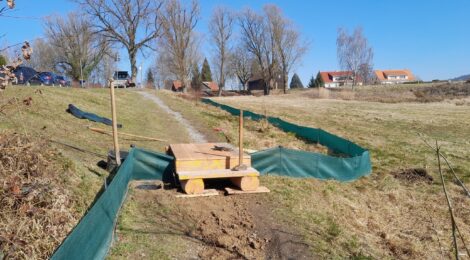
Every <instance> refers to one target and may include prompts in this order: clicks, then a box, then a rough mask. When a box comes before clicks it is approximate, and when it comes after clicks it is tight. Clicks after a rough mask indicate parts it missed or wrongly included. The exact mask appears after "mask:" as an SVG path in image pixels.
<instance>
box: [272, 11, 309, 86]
mask: <svg viewBox="0 0 470 260" xmlns="http://www.w3.org/2000/svg"><path fill="white" fill-rule="evenodd" d="M264 12H265V13H266V17H267V25H268V29H269V30H268V31H269V33H270V34H271V35H272V36H271V37H272V39H273V41H274V45H275V51H276V56H277V59H278V60H279V66H280V69H281V77H282V86H283V90H284V93H286V92H287V82H288V77H289V72H290V70H291V69H292V67H293V66H294V65H296V64H297V63H298V62H299V60H300V59H301V58H302V56H303V55H304V54H305V52H306V51H307V43H306V42H302V41H301V39H300V33H299V32H298V31H297V30H296V28H295V27H294V25H293V23H292V22H291V21H290V20H288V19H287V18H285V17H284V16H283V14H282V11H281V9H280V8H279V7H278V6H276V5H265V6H264Z"/></svg>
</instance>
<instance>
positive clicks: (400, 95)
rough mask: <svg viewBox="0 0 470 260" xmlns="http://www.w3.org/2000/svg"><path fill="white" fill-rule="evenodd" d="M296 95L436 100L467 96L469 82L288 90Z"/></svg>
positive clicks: (377, 100)
mask: <svg viewBox="0 0 470 260" xmlns="http://www.w3.org/2000/svg"><path fill="white" fill-rule="evenodd" d="M291 93H292V94H297V95H298V96H300V95H302V96H307V97H311V98H320V99H341V100H358V101H370V102H382V103H402V102H422V103H428V102H440V101H443V100H446V99H456V100H458V101H459V100H461V99H465V98H468V97H469V96H470V84H468V83H467V84H464V83H453V84H448V83H444V84H443V83H433V84H428V83H426V84H402V85H390V86H357V87H355V89H354V90H352V89H351V88H339V89H326V88H315V89H308V90H300V91H299V90H296V91H291Z"/></svg>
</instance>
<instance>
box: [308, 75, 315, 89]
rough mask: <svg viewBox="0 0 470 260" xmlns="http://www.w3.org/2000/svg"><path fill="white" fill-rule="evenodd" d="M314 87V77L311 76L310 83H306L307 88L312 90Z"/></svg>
mask: <svg viewBox="0 0 470 260" xmlns="http://www.w3.org/2000/svg"><path fill="white" fill-rule="evenodd" d="M314 87H316V86H315V77H314V76H313V75H312V77H311V78H310V81H309V82H308V85H307V88H314Z"/></svg>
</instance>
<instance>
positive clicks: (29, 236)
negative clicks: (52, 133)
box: [0, 134, 79, 259]
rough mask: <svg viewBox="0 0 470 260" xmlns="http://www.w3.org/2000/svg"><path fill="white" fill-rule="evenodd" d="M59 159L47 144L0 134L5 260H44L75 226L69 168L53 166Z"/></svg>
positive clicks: (1, 251)
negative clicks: (68, 177)
mask: <svg viewBox="0 0 470 260" xmlns="http://www.w3.org/2000/svg"><path fill="white" fill-rule="evenodd" d="M57 156H60V155H58V154H57V151H54V150H51V149H50V148H49V147H48V146H47V143H46V142H44V141H42V142H41V141H40V142H34V141H31V140H29V139H28V138H22V137H20V135H18V134H0V183H1V186H0V257H1V258H2V259H3V258H5V259H45V258H47V257H48V256H49V255H50V254H51V253H52V252H53V251H54V250H55V248H56V247H57V246H58V245H59V244H60V243H61V241H62V239H63V238H65V236H66V235H67V234H68V233H69V232H70V230H71V229H72V228H73V227H74V225H75V223H76V222H77V220H78V217H79V214H78V212H77V210H76V207H75V205H74V204H75V203H76V201H75V198H74V196H73V195H72V193H71V191H70V189H69V188H68V185H67V184H68V183H69V182H70V180H67V179H66V178H64V176H67V175H68V174H70V169H64V168H58V167H60V166H58V165H57V164H54V163H52V161H53V159H54V157H57ZM61 172H63V173H64V175H62V174H60V173H61Z"/></svg>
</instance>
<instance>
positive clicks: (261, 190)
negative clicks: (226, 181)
mask: <svg viewBox="0 0 470 260" xmlns="http://www.w3.org/2000/svg"><path fill="white" fill-rule="evenodd" d="M225 191H226V192H227V194H228V195H237V194H249V193H268V192H271V191H270V190H269V189H268V188H266V187H264V186H259V187H258V189H257V190H254V191H242V190H237V189H232V188H228V187H227V188H225Z"/></svg>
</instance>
